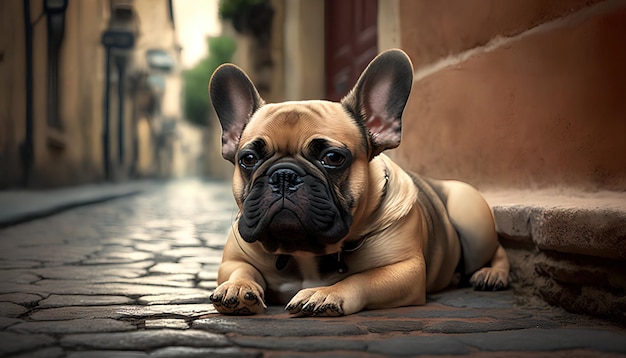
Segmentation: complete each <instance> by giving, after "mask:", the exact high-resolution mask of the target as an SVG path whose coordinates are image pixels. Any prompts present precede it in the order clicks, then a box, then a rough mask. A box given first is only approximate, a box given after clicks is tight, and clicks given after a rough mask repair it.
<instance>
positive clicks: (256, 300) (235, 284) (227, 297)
mask: <svg viewBox="0 0 626 358" xmlns="http://www.w3.org/2000/svg"><path fill="white" fill-rule="evenodd" d="M209 299H210V300H211V303H213V306H214V307H215V309H216V310H217V311H218V312H219V313H222V314H231V315H251V314H256V313H261V312H263V311H264V310H265V309H266V308H267V306H265V302H263V290H262V289H261V287H260V286H259V285H258V284H257V283H256V282H253V281H247V280H237V281H226V282H224V283H222V284H221V285H219V286H218V287H217V288H216V289H215V291H214V292H213V293H212V294H211V296H210V297H209Z"/></svg>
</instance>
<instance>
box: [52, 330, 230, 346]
mask: <svg viewBox="0 0 626 358" xmlns="http://www.w3.org/2000/svg"><path fill="white" fill-rule="evenodd" d="M60 342H61V345H62V346H63V347H72V348H79V347H80V348H86V349H111V350H143V351H145V350H149V349H155V348H162V347H169V346H189V347H227V346H229V345H230V343H229V342H228V340H227V339H226V337H224V336H221V335H218V334H213V333H209V332H203V331H197V330H184V331H182V330H171V329H163V330H147V331H134V332H123V333H85V334H72V335H67V336H65V337H63V338H61V341H60Z"/></svg>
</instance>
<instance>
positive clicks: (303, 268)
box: [266, 256, 345, 303]
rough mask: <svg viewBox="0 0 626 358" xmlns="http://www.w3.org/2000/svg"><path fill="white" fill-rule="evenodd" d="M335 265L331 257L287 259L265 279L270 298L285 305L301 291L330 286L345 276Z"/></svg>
mask: <svg viewBox="0 0 626 358" xmlns="http://www.w3.org/2000/svg"><path fill="white" fill-rule="evenodd" d="M283 259H284V258H283ZM337 265H338V264H337V262H333V258H332V256H322V257H317V256H306V257H289V258H288V262H286V263H284V267H282V269H280V270H279V269H276V271H275V272H273V274H272V275H268V276H269V277H266V279H267V281H268V282H267V283H268V286H269V287H268V288H269V289H270V291H271V293H270V297H274V296H275V298H276V300H277V301H279V302H281V303H285V302H287V301H289V300H290V299H291V298H292V297H293V296H294V295H295V294H296V293H297V292H298V291H300V290H301V289H304V288H312V287H321V286H328V285H332V284H334V283H335V282H337V281H339V280H341V279H342V278H343V277H344V276H345V275H344V274H340V273H339V272H338V271H337Z"/></svg>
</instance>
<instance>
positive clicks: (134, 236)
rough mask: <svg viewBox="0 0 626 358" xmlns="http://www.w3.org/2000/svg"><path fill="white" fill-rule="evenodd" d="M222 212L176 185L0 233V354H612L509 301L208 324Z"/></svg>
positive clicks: (600, 333)
mask: <svg viewBox="0 0 626 358" xmlns="http://www.w3.org/2000/svg"><path fill="white" fill-rule="evenodd" d="M236 212H237V211H236V206H235V204H234V201H233V199H232V194H231V191H230V186H229V184H227V183H223V182H202V181H194V180H186V181H178V182H171V183H163V184H154V185H152V186H151V187H150V188H149V189H148V190H145V191H144V192H143V193H139V194H136V195H132V196H126V197H123V198H118V199H114V200H110V201H106V202H101V203H97V204H92V205H87V206H80V207H76V208H73V209H70V210H66V211H63V212H60V213H58V214H55V215H53V216H48V217H45V218H40V219H37V220H33V221H28V222H24V223H21V224H18V225H14V226H9V227H6V228H4V229H0V356H7V357H8V356H11V357H13V356H20V357H72V358H75V357H87V358H95V357H231V356H232V357H283V356H285V357H286V356H289V357H299V356H307V355H316V356H317V355H321V356H334V357H339V356H341V357H344V356H345V357H383V356H396V355H408V356H415V355H422V354H425V355H438V356H448V355H462V354H467V355H476V356H487V357H501V356H522V357H530V356H537V352H541V356H550V357H570V356H576V357H595V356H602V357H611V356H626V330H625V329H624V328H622V327H619V326H617V325H613V324H610V323H608V322H605V321H600V320H596V319H592V318H589V317H585V316H580V315H574V314H570V313H567V312H565V311H562V310H560V309H557V308H552V307H548V306H545V305H540V304H538V303H537V302H535V301H534V300H530V302H533V303H532V304H527V305H519V304H518V303H517V302H518V300H517V299H516V297H515V296H514V293H513V290H508V291H504V292H484V293H483V292H474V291H472V290H469V289H458V290H453V291H448V292H444V293H439V294H436V295H431V296H430V297H429V301H428V303H427V305H426V306H423V307H406V308H400V309H390V310H379V311H366V312H361V313H359V314H356V315H353V316H349V317H339V318H291V317H289V315H288V314H287V313H286V312H284V311H283V310H282V308H281V307H270V308H269V309H268V311H267V313H266V314H262V315H258V316H250V317H229V316H222V315H219V314H217V313H216V311H215V310H214V309H213V307H212V305H210V304H209V303H208V297H209V295H210V293H211V291H212V290H213V289H214V288H215V286H216V274H217V268H218V266H219V263H220V261H221V250H222V247H223V244H224V241H225V238H226V233H227V231H228V230H229V228H230V225H231V223H232V221H233V219H234V217H235V215H236ZM525 302H528V300H525Z"/></svg>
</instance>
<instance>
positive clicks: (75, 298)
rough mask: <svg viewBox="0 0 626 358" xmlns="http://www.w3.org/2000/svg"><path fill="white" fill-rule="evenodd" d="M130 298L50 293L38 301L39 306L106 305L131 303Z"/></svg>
mask: <svg viewBox="0 0 626 358" xmlns="http://www.w3.org/2000/svg"><path fill="white" fill-rule="evenodd" d="M132 302H133V300H132V299H131V298H128V297H125V296H88V295H50V296H49V297H48V298H46V299H44V300H41V301H40V302H39V305H38V306H39V307H41V308H47V307H66V306H107V305H124V304H129V303H132Z"/></svg>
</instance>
